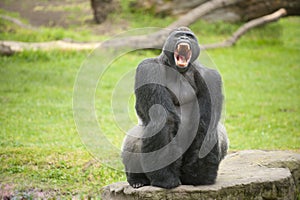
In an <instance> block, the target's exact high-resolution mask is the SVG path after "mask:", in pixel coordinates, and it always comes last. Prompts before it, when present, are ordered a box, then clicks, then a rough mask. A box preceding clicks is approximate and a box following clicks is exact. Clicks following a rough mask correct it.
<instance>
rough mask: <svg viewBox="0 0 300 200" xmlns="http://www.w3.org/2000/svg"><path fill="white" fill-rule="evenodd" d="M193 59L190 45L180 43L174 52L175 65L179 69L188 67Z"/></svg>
mask: <svg viewBox="0 0 300 200" xmlns="http://www.w3.org/2000/svg"><path fill="white" fill-rule="evenodd" d="M191 57H192V51H191V48H190V45H189V44H188V43H185V42H182V43H179V44H178V45H177V47H176V49H175V52H174V59H175V63H176V65H177V66H178V67H186V66H188V64H189V62H190V60H191Z"/></svg>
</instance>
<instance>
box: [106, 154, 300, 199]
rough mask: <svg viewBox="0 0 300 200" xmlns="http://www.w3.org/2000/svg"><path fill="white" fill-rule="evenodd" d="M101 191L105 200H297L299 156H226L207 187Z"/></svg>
mask: <svg viewBox="0 0 300 200" xmlns="http://www.w3.org/2000/svg"><path fill="white" fill-rule="evenodd" d="M102 189H103V192H102V199H104V200H106V199H112V200H121V199H122V200H129V199H149V200H150V199H151V200H167V199H172V200H188V199H189V200H194V199H197V200H198V199H199V200H201V199H203V200H209V199H228V200H229V199H255V200H256V199H257V200H267V199H269V200H271V199H278V200H279V199H296V198H297V195H298V198H299V197H300V154H296V153H292V152H287V151H260V150H247V151H240V152H236V153H232V154H229V155H228V156H226V158H225V159H224V160H223V161H222V163H221V165H220V170H219V175H218V178H217V181H216V184H214V185H209V186H191V185H181V186H179V187H177V188H174V189H171V190H167V189H163V188H158V187H152V186H145V187H141V188H139V189H134V188H132V187H131V186H129V185H128V183H127V182H118V183H114V184H111V185H108V186H105V187H104V188H102Z"/></svg>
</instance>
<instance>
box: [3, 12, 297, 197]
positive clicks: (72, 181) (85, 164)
mask: <svg viewBox="0 0 300 200" xmlns="http://www.w3.org/2000/svg"><path fill="white" fill-rule="evenodd" d="M2 12H3V11H2ZM136 15H137V14H136ZM147 19H148V20H147ZM130 20H132V21H134V16H128V21H130ZM171 20H172V19H168V20H166V21H163V20H160V19H155V20H154V22H158V24H159V26H165V25H167V24H168V23H169V22H170V21H171ZM148 21H149V16H145V20H144V21H142V20H141V21H137V22H136V21H134V22H132V23H131V25H130V26H131V27H135V28H136V27H145V26H147V25H148ZM150 25H153V24H150ZM299 25H300V18H298V17H290V18H284V19H282V20H281V21H279V22H276V23H273V24H270V25H267V26H264V27H261V28H257V29H255V30H253V31H251V32H250V33H248V34H247V35H245V36H244V37H243V38H242V39H241V40H240V41H239V42H238V44H237V45H236V46H234V47H232V48H227V49H216V50H211V51H207V52H206V53H207V54H208V55H209V56H210V58H211V60H212V61H213V62H214V63H215V65H216V66H217V68H218V70H219V71H220V73H221V74H222V77H223V81H224V87H225V96H226V115H225V124H226V127H227V131H228V134H229V138H230V141H231V143H230V150H232V151H235V150H242V149H266V150H270V149H283V150H295V151H299V148H300V116H299V112H300V103H299V102H300V93H299V91H300V64H299V63H300V57H299V53H300V39H299V35H300V29H299ZM237 27H238V25H236V24H226V23H215V24H208V23H206V22H202V21H199V22H197V23H196V24H193V25H192V26H191V29H192V30H194V31H195V33H196V34H197V36H198V37H199V41H200V43H201V44H205V43H211V42H218V41H220V40H223V39H224V38H226V37H228V36H229V35H230V34H231V33H232V32H233V31H234V30H235V29H236V28H237ZM0 30H2V31H1V32H0V39H1V40H21V41H45V40H53V39H63V38H66V37H72V38H75V39H77V40H80V41H84V40H96V39H97V38H100V39H103V38H106V37H107V36H103V37H102V36H95V35H92V33H90V32H89V31H86V30H85V31H74V30H76V27H75V28H74V27H72V28H70V29H68V30H63V29H61V28H51V29H50V28H41V31H39V32H30V31H28V30H21V29H19V28H17V27H15V26H14V25H12V24H9V23H7V22H3V21H0ZM89 53H90V52H85V51H82V52H61V51H51V52H32V51H27V52H22V53H19V54H15V55H13V56H10V57H6V56H2V57H0V106H1V109H0V127H1V128H0V196H1V192H2V195H3V194H5V195H8V196H9V195H14V196H17V197H22V196H23V197H27V198H31V197H37V196H39V197H51V196H52V197H53V196H57V195H61V196H64V197H67V196H78V197H79V198H80V197H87V196H97V195H100V188H101V187H102V186H104V185H106V184H109V183H112V182H115V181H121V180H125V176H124V173H123V172H120V171H116V170H114V169H111V168H110V167H108V166H105V165H103V164H101V162H98V161H97V160H95V159H94V156H93V155H91V154H90V153H89V149H87V148H86V146H85V144H83V143H82V141H81V138H80V135H79V134H78V132H77V130H76V126H75V123H74V119H73V110H72V95H73V86H74V82H75V79H76V75H77V72H78V70H79V69H80V66H81V64H82V63H83V62H84V61H85V60H86V58H87V56H88V55H89ZM158 53H159V52H158V51H149V50H147V51H138V52H132V53H129V54H126V55H123V56H122V57H120V58H118V59H117V60H115V61H114V62H113V63H112V65H111V66H110V68H109V70H108V71H107V72H106V73H105V75H104V76H103V77H102V80H101V81H102V83H101V84H99V85H98V87H97V90H96V94H95V101H96V105H95V107H96V112H97V116H98V122H99V124H100V126H101V128H102V130H103V132H104V133H105V134H106V135H107V137H108V138H109V139H110V140H111V142H112V143H113V144H115V145H116V146H118V147H119V146H120V144H121V141H122V138H123V133H122V131H121V130H120V129H119V128H118V127H117V126H116V124H115V122H114V116H113V113H112V110H111V95H112V93H113V91H114V86H115V84H116V82H118V81H119V80H120V78H121V77H122V76H124V74H125V73H127V72H128V71H130V70H133V69H134V68H135V67H136V66H137V64H138V63H139V62H140V61H141V60H143V59H144V58H146V57H154V56H156V55H157V54H158ZM133 102H134V101H133V99H131V100H130V102H129V108H128V109H129V110H130V116H131V117H132V118H134V109H133ZM133 120H135V119H133Z"/></svg>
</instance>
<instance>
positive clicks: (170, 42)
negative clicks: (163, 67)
mask: <svg viewBox="0 0 300 200" xmlns="http://www.w3.org/2000/svg"><path fill="white" fill-rule="evenodd" d="M163 53H164V54H165V55H166V56H167V57H168V60H169V62H170V64H171V65H175V66H176V68H177V69H178V70H179V71H180V72H185V71H186V70H187V69H188V68H189V66H190V64H191V63H193V62H194V61H195V60H196V59H197V58H198V56H199V53H200V48H199V45H198V40H197V38H196V36H195V35H194V33H193V32H192V31H191V30H190V29H189V28H187V27H180V28H177V29H175V30H174V31H172V32H171V33H170V35H169V37H168V38H167V40H166V42H165V44H164V47H163Z"/></svg>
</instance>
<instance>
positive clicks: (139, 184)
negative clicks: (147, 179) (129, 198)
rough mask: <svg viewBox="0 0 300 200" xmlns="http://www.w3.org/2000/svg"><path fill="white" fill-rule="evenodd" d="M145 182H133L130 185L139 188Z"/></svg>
mask: <svg viewBox="0 0 300 200" xmlns="http://www.w3.org/2000/svg"><path fill="white" fill-rule="evenodd" d="M144 185H145V184H144V183H133V184H132V185H131V186H132V187H133V188H140V187H143V186H144Z"/></svg>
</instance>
